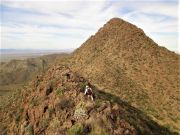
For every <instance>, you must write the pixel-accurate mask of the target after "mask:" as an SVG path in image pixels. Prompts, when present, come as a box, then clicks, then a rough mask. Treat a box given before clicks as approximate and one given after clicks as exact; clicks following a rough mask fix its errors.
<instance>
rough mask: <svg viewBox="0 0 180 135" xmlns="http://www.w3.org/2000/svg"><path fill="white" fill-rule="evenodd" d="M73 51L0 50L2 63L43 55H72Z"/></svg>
mask: <svg viewBox="0 0 180 135" xmlns="http://www.w3.org/2000/svg"><path fill="white" fill-rule="evenodd" d="M72 51H73V50H72V49H69V50H16V49H1V50H0V62H9V61H10V60H12V59H16V60H24V59H27V58H35V57H39V56H43V55H49V54H59V53H70V52H72Z"/></svg>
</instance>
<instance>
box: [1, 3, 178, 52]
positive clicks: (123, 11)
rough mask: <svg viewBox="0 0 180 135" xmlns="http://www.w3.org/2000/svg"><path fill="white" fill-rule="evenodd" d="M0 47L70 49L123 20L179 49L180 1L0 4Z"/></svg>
mask: <svg viewBox="0 0 180 135" xmlns="http://www.w3.org/2000/svg"><path fill="white" fill-rule="evenodd" d="M0 5H1V7H0V10H1V18H0V19H1V22H0V23H1V25H0V28H1V49H2V48H3V49H8V48H14V49H51V50H55V49H72V48H77V47H79V46H80V45H81V44H82V43H83V42H85V41H86V40H87V38H88V37H90V36H91V35H94V34H95V33H96V32H97V31H98V29H99V28H100V27H102V26H103V25H104V24H105V23H106V22H107V21H108V20H109V19H111V18H113V17H119V18H122V19H125V20H126V21H129V22H131V23H133V24H135V25H137V26H138V27H140V28H142V29H143V30H144V31H145V33H146V34H147V35H148V36H150V37H151V38H152V39H153V40H154V41H155V42H157V43H158V44H159V45H161V46H165V47H166V48H168V49H169V50H171V51H176V52H180V50H179V49H180V48H178V0H45V1H43V0H18V1H16V0H1V3H0Z"/></svg>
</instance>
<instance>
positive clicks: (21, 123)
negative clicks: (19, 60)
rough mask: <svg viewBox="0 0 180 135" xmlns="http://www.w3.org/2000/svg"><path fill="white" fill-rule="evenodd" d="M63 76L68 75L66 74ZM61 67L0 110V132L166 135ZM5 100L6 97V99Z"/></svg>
mask: <svg viewBox="0 0 180 135" xmlns="http://www.w3.org/2000/svg"><path fill="white" fill-rule="evenodd" d="M67 74H68V76H67ZM87 83H88V82H87V81H86V80H85V79H84V78H83V77H80V76H79V75H78V74H77V73H74V72H72V71H71V70H70V69H69V68H68V67H66V66H64V65H54V66H53V67H51V68H50V69H49V70H48V71H47V72H46V73H45V74H42V75H39V76H38V77H37V79H36V80H34V81H32V83H31V84H29V86H27V87H25V88H24V90H23V91H17V92H16V93H14V95H12V97H10V101H11V102H5V103H8V104H4V103H2V101H4V100H1V102H0V103H1V106H0V121H1V123H0V133H1V134H3V135H5V134H23V135H35V134H36V135H45V134H48V135H55V134H57V135H64V134H68V135H86V134H88V135H136V134H139V135H141V134H142V135H144V134H149V135H171V134H177V133H172V132H170V131H169V130H168V129H167V128H164V127H161V126H159V125H158V124H157V123H156V122H154V121H152V120H151V119H150V118H149V117H148V116H146V115H145V114H144V113H143V112H141V111H140V110H138V109H135V108H134V107H132V106H130V105H128V104H127V103H126V102H123V101H121V100H120V98H119V97H117V96H114V95H112V94H108V93H106V92H103V90H102V91H100V90H98V89H97V88H96V87H94V86H92V88H93V90H94V92H95V95H96V98H95V101H91V100H90V99H88V98H87V97H85V96H84V93H83V90H84V86H85V85H86V84H87ZM6 99H7V98H6Z"/></svg>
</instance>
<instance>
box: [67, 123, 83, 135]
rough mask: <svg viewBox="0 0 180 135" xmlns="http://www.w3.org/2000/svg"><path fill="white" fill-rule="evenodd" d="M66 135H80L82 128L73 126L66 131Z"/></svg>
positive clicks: (76, 125) (77, 125)
mask: <svg viewBox="0 0 180 135" xmlns="http://www.w3.org/2000/svg"><path fill="white" fill-rule="evenodd" d="M67 133H68V135H82V134H83V126H82V125H80V124H75V125H74V126H72V127H71V128H70V129H69V130H68V132H67Z"/></svg>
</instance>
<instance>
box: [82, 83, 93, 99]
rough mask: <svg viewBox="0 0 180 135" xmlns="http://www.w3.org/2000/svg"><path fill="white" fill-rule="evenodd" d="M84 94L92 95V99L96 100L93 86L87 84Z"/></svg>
mask: <svg viewBox="0 0 180 135" xmlns="http://www.w3.org/2000/svg"><path fill="white" fill-rule="evenodd" d="M84 95H87V96H88V97H90V98H91V100H92V101H93V100H94V94H93V92H92V88H90V87H89V86H88V85H86V88H85V91H84Z"/></svg>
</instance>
